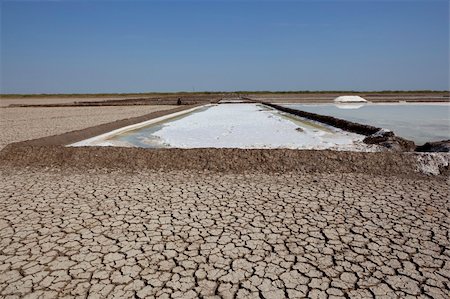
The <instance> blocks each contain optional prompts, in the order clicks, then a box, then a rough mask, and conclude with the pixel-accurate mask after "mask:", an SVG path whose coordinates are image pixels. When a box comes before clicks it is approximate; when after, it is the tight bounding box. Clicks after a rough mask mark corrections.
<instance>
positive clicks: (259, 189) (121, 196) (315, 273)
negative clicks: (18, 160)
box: [0, 169, 450, 298]
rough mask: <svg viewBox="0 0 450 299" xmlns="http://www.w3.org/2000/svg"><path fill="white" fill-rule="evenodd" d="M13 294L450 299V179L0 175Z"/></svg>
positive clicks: (2, 264)
mask: <svg viewBox="0 0 450 299" xmlns="http://www.w3.org/2000/svg"><path fill="white" fill-rule="evenodd" d="M0 175H1V176H0V178H1V179H0V219H1V220H0V240H1V241H0V296H1V297H4V298H18V297H27V298H36V297H41V298H53V297H54V298H56V297H79V298H86V297H89V298H102V297H111V298H112V297H117V298H126V297H137V298H146V297H149V298H151V297H159V298H196V297H204V298H286V297H289V298H302V297H310V298H339V297H347V298H371V297H377V298H378V297H379V298H382V297H386V298H396V297H398V298H415V297H421V298H430V297H432V298H448V295H449V292H450V282H449V280H450V249H449V226H450V223H449V221H450V220H449V219H450V212H449V210H450V207H449V202H448V198H449V189H448V184H447V182H446V181H445V180H443V179H442V178H441V179H435V178H424V179H423V180H422V179H420V178H415V179H412V178H400V177H384V176H365V175H355V174H306V173H287V174H281V175H275V174H274V175H271V174H261V173H253V174H238V175H237V174H236V175H234V174H214V173H193V172H150V171H144V172H141V173H133V174H131V173H128V174H127V173H122V172H117V171H116V172H112V173H107V172H106V171H103V172H102V171H100V170H97V171H90V172H87V173H77V171H70V170H51V171H50V170H46V171H44V170H36V169H28V170H27V169H3V170H1V169H0Z"/></svg>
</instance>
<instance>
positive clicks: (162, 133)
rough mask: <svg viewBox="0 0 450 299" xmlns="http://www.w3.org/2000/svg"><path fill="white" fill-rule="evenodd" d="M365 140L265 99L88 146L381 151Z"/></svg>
mask: <svg viewBox="0 0 450 299" xmlns="http://www.w3.org/2000/svg"><path fill="white" fill-rule="evenodd" d="M363 139H364V136H362V135H358V134H353V133H349V132H345V131H342V130H339V129H336V128H333V127H329V126H324V125H321V124H318V123H316V122H311V121H308V120H305V119H301V118H298V117H294V116H291V115H288V114H285V113H281V112H279V111H277V110H274V109H272V108H269V107H267V106H264V105H260V104H220V105H212V106H209V107H204V108H201V109H199V110H197V111H195V112H193V113H190V114H185V115H183V116H179V117H177V118H176V119H169V120H167V121H166V122H162V123H158V124H153V125H150V126H146V127H142V128H139V129H136V130H130V131H127V132H122V133H120V134H117V135H114V136H112V137H109V138H107V139H104V140H102V139H97V140H94V141H92V142H90V143H89V144H83V145H97V146H98V145H108V146H134V147H147V148H163V147H171V148H205V147H210V148H291V149H335V150H360V151H374V150H377V147H374V146H368V145H366V144H364V143H362V140H363Z"/></svg>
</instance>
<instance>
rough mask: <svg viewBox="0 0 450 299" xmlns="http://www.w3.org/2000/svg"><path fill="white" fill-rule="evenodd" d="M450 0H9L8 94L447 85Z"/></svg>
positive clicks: (2, 84)
mask: <svg viewBox="0 0 450 299" xmlns="http://www.w3.org/2000/svg"><path fill="white" fill-rule="evenodd" d="M448 13H449V3H448V1H440V0H435V1H360V2H357V1H319V2H314V1H264V2H256V1H231V2H226V1H210V2H207V1H169V2H167V1H166V2H163V1H149V2H141V1H127V2H122V1H117V2H103V1H92V2H88V1H68V2H65V1H64V2H56V1H51V2H50V1H44V2H37V1H31V2H29V1H1V54H0V55H1V56H0V70H1V81H0V93H2V94H55V93H61V94H83V93H152V92H161V93H164V92H193V91H195V92H204V91H209V92H234V91H307V90H309V91H385V90H412V91H416V90H438V91H448V90H449V27H448V26H449V15H448Z"/></svg>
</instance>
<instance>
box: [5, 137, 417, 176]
mask: <svg viewBox="0 0 450 299" xmlns="http://www.w3.org/2000/svg"><path fill="white" fill-rule="evenodd" d="M0 164H3V165H4V166H20V167H28V166H32V167H36V166H37V167H55V166H56V167H63V168H65V167H69V168H77V169H89V168H109V169H121V170H125V171H138V170H140V169H155V170H157V169H163V170H191V171H204V170H207V171H220V172H235V173H243V172H249V171H262V172H270V173H273V172H287V171H294V172H296V171H298V172H325V173H327V172H329V173H365V174H377V175H402V176H416V175H418V174H417V172H416V169H415V165H416V161H415V160H414V158H413V157H412V156H411V155H408V154H404V153H390V152H379V153H363V152H336V151H328V150H325V151H315V150H289V149H213V148H205V149H143V148H121V147H63V146H55V145H53V146H52V145H46V146H43V145H42V146H32V145H25V144H24V143H15V144H10V145H8V146H7V147H5V148H4V149H3V150H2V151H1V152H0Z"/></svg>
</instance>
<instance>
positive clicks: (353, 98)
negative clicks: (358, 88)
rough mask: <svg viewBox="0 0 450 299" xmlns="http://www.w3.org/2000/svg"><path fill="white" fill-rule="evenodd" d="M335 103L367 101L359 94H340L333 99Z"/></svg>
mask: <svg viewBox="0 0 450 299" xmlns="http://www.w3.org/2000/svg"><path fill="white" fill-rule="evenodd" d="M334 101H335V102H337V103H367V100H365V99H363V98H361V97H360V96H340V97H337V98H335V99H334Z"/></svg>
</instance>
